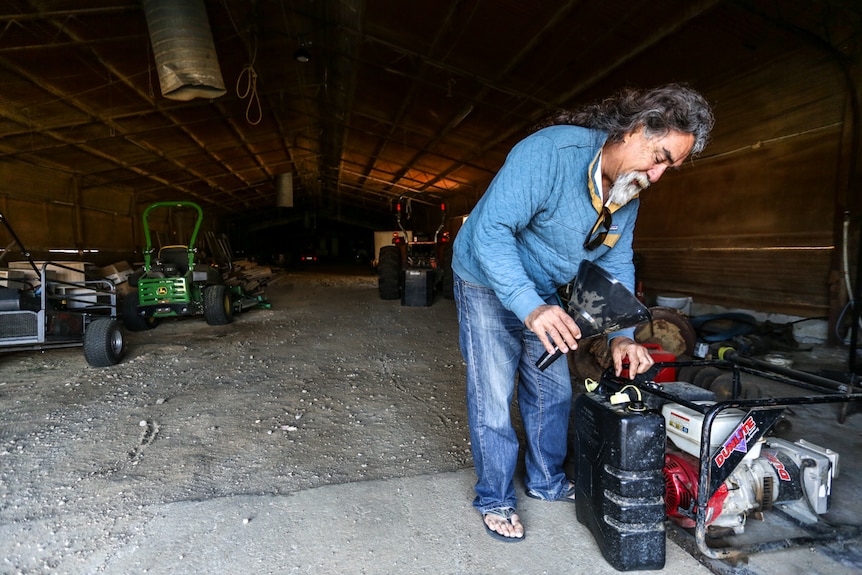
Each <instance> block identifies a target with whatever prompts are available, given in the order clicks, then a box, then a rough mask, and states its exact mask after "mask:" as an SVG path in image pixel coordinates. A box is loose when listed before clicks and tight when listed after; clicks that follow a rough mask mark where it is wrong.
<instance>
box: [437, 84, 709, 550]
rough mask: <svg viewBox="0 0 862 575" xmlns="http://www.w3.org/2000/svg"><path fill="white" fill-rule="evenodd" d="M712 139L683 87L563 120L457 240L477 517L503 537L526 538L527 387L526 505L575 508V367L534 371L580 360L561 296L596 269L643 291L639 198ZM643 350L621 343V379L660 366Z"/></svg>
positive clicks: (500, 177)
mask: <svg viewBox="0 0 862 575" xmlns="http://www.w3.org/2000/svg"><path fill="white" fill-rule="evenodd" d="M712 126H713V116H712V112H711V110H710V108H709V105H708V104H707V103H706V101H705V100H704V98H703V97H702V96H701V95H700V94H698V93H697V92H694V91H693V90H691V89H689V88H687V87H685V86H681V85H676V84H671V85H666V86H662V87H659V88H656V89H653V90H648V91H640V90H624V91H622V92H620V93H619V94H617V95H615V96H613V97H611V98H609V99H607V100H604V101H603V102H600V103H598V104H594V105H591V106H587V107H585V108H583V109H581V110H577V111H564V112H562V113H560V114H557V115H556V116H554V117H553V118H550V119H549V120H547V121H546V122H544V123H543V124H542V126H540V128H541V129H538V130H537V131H535V132H534V133H533V134H531V135H530V136H528V137H527V138H525V139H523V140H522V141H521V142H519V143H518V144H517V145H516V146H515V147H514V148H513V149H512V151H511V152H510V154H509V156H508V158H507V159H506V162H505V164H504V165H503V167H502V168H501V169H500V171H499V173H498V174H497V175H496V177H495V178H494V180H493V181H492V182H491V185H490V186H489V188H488V190H487V191H486V192H485V194H484V195H483V196H482V198H481V199H480V200H479V202H478V203H477V204H476V207H475V208H474V210H473V212H472V213H471V214H470V217H469V218H468V219H467V221H466V222H465V223H464V226H463V227H462V228H461V230H460V231H459V233H458V236H457V238H456V240H455V244H454V257H453V262H452V269H453V271H454V279H455V300H456V305H457V309H458V321H459V324H460V346H461V353H462V355H463V357H464V360H465V362H466V364H467V407H468V414H469V424H470V438H471V441H472V450H473V461H474V464H475V467H476V473H477V476H478V481H477V482H476V486H475V490H476V498H475V500H474V501H473V505H474V507H476V509H477V510H478V511H479V512H480V513H481V514H482V516H483V522H484V524H485V529H486V530H487V532H488V534H489V535H491V536H492V537H495V538H497V539H501V540H504V541H520V540H523V539H524V537H525V532H524V527H523V525H522V524H521V521H520V518H519V517H518V515H517V513H516V512H515V509H516V503H517V501H516V497H515V490H514V483H513V476H514V472H515V466H516V464H517V459H518V438H517V436H516V434H515V430H514V428H513V426H512V422H511V419H510V413H509V406H510V404H511V402H512V398H513V397H514V391H515V379H516V375H517V376H518V382H519V383H518V405H519V409H520V413H521V419H522V421H523V425H524V432H525V436H526V446H525V451H526V476H525V478H524V482H525V485H526V489H527V495H528V496H529V497H533V498H536V499H543V500H548V501H570V502H571V501H573V500H574V485H573V483H572V481H571V480H570V479H569V478H567V477H566V475H565V473H564V471H563V461H564V459H565V456H566V442H567V434H568V433H567V430H568V423H569V415H570V410H571V400H572V388H571V379H570V376H569V369H568V365H567V362H566V361H557V362H554V363H552V364H551V365H550V366H549V367H547V368H546V369H545V370H544V371H540V370H539V369H538V368H536V366H535V362H536V360H537V359H538V358H539V357H540V356H541V355H542V353H543V352H545V351H548V352H553V351H554V349H553V346H554V345H557V346H558V347H559V348H560V350H562V351H563V352H568V351H570V350H573V349H576V348H577V345H578V338H579V337H580V335H581V334H580V331H579V329H578V327H577V325H576V324H575V322H574V320H573V319H572V318H571V317H569V315H568V314H567V313H566V312H565V311H564V310H563V308H562V307H560V305H558V300H557V298H556V293H557V289H558V287H559V286H562V285H565V284H566V283H568V282H569V281H571V280H572V278H573V277H574V276H575V275H576V273H577V270H578V266H579V265H580V263H581V261H582V260H585V259H588V260H591V261H595V262H597V263H598V264H599V265H601V266H602V267H603V268H604V269H605V270H606V271H607V272H608V273H610V274H611V275H612V276H614V277H616V278H617V279H618V280H619V281H621V282H623V283H624V285H626V286H627V287H628V288H629V289H630V290H632V291H633V290H634V264H633V261H632V256H633V254H632V235H633V232H634V226H635V219H636V216H637V211H638V205H639V200H638V194H639V193H640V192H642V191H643V190H645V189H646V188H647V187H648V186H650V185H651V184H654V183H655V182H657V181H658V180H659V178H661V176H662V174H663V173H664V172H665V170H667V169H668V168H677V167H679V166H680V165H682V163H683V162H684V161H685V160H686V158H688V157H689V156H691V155H694V154H698V153H700V151H701V150H703V148H704V146H705V145H706V142H707V140H708V138H709V132H710V131H711V129H712ZM633 337H634V330H633V329H631V330H623V331H621V332H618V333H616V334H612V335H611V337H610V338H609V339H610V349H611V353H612V357H613V362H614V368H615V370H616V373H617V375H619V374H620V373H621V370H622V368H623V361H624V359H627V360H628V363H629V373H630V376H631V377H634V376H635V375H636V374H638V373H643V372H645V371H646V370H647V369H649V368H650V367H651V366H652V364H653V360H652V359H651V358H650V355H649V353H648V352H647V350H646V349H645V348H644V347H643V346H641V345H638V344H637V343H636V342H635V341H634V340H633Z"/></svg>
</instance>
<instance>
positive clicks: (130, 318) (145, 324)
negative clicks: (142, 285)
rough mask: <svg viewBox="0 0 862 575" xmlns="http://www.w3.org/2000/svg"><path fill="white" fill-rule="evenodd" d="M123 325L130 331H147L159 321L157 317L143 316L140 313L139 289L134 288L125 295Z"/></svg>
mask: <svg viewBox="0 0 862 575" xmlns="http://www.w3.org/2000/svg"><path fill="white" fill-rule="evenodd" d="M122 314H123V315H122V317H123V325H124V326H125V327H126V329H127V330H129V331H147V330H149V329H153V328H154V327H156V326H157V325H158V323H159V318H157V317H141V316H139V315H138V290H133V291H131V292H129V293H127V294H126V295H124V296H123V302H122Z"/></svg>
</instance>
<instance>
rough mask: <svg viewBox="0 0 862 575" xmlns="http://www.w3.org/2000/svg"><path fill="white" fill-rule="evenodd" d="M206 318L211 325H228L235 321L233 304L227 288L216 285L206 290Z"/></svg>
mask: <svg viewBox="0 0 862 575" xmlns="http://www.w3.org/2000/svg"><path fill="white" fill-rule="evenodd" d="M204 317H205V318H206V320H207V323H208V324H210V325H227V324H229V323H230V322H231V321H233V304H232V302H231V301H230V292H229V291H228V289H227V286H224V285H221V284H216V285H211V286H209V287H208V288H204Z"/></svg>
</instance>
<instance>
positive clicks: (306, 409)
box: [0, 268, 862, 575]
mask: <svg viewBox="0 0 862 575" xmlns="http://www.w3.org/2000/svg"><path fill="white" fill-rule="evenodd" d="M267 295H268V298H269V301H270V303H271V304H272V307H271V309H253V310H249V311H247V312H246V313H244V314H241V315H240V316H238V317H237V320H236V321H235V322H234V323H232V324H231V325H227V326H217V327H213V326H209V325H207V324H206V323H205V321H204V320H203V319H196V318H192V319H183V320H170V321H163V322H162V323H161V324H160V325H159V326H158V327H157V328H156V329H153V330H151V331H147V332H138V333H127V334H126V335H127V341H126V344H127V353H126V356H125V358H124V360H123V361H122V362H121V363H120V364H119V365H117V366H114V367H110V368H103V369H94V368H91V367H89V366H88V365H87V363H86V361H85V359H84V357H83V353H82V351H81V349H80V348H73V349H66V350H52V351H46V352H42V353H39V352H21V353H15V354H10V355H4V356H0V414H2V421H0V573H69V574H72V575H79V574H84V573H99V572H105V571H109V570H108V569H106V567H107V566H108V565H111V564H115V563H116V562H117V560H118V559H117V555H119V554H121V553H122V552H123V551H122V550H123V549H124V547H125V546H126V545H127V544H128V542H129V541H131V540H133V539H134V538H135V537H136V536H137V535H138V534H139V531H140V530H141V529H142V522H143V521H144V520H145V519H144V517H146V516H147V513H150V514H151V515H152V514H153V513H157V512H156V511H148V510H152V509H157V507H156V506H164V505H171V504H179V503H183V502H206V501H212V500H217V499H219V498H229V497H237V496H282V495H287V494H297V493H299V492H303V491H306V490H309V489H312V488H320V487H324V486H330V485H342V484H348V483H353V482H363V481H369V480H381V479H401V478H414V477H418V476H423V475H427V474H445V473H447V472H464V471H468V470H469V469H470V468H471V467H472V460H471V456H470V448H469V437H468V429H467V420H466V409H465V405H464V397H463V395H464V392H463V388H464V366H463V363H462V361H461V357H460V353H459V351H458V348H457V322H456V317H455V307H454V302H452V301H451V300H446V299H442V298H438V299H437V300H436V301H435V303H434V305H433V306H430V307H409V306H402V305H400V303H399V302H398V301H383V300H380V299H379V298H378V296H377V284H376V277H374V276H372V275H370V274H369V273H368V272H367V270H365V269H355V270H344V269H341V270H339V272H338V273H337V274H334V273H328V272H326V271H323V270H322V269H319V268H310V269H301V270H292V271H289V272H280V273H278V274H277V275H276V277H275V279H274V280H273V281H272V282H271V283H270V285H269V287H268V291H267ZM321 312H323V313H321ZM820 414H821V416H822V415H823V414H826V419H830V418H832V417H833V413H832V412H830V411H828V410H825V408H821V411H820ZM860 420H862V415H854V416H851V418H849V420H848V423H849V426H845V427H843V428H840V429H839V431H838V432H837V433H832V434H831V435H830V436H829V437H828V438H827V440H829V441H835V442H836V445H838V449H839V450H840V449H841V448H848V446H850V448H852V449H854V450H856V451H855V453H857V454H858V453H860V452H862V450H860V442H862V441H860V438H862V432H860V429H862V421H860ZM831 423H832V422H831V421H830V424H831ZM795 429H797V431H798V430H799V427H795ZM842 434H843V439H842V438H841V436H842ZM842 441H843V442H844V445H843V446H842V445H840V444H841V442H842ZM829 447H835V445H830V446H829ZM857 458H858V457H857ZM842 464H843V462H842ZM855 467H857V468H858V467H859V464H858V463H857V464H855ZM848 471H850V472H851V473H852V472H853V471H854V464H853V463H851V462H848V466H847V467H845V468H843V469H842V474H843V475H845V476H846V475H850V474H851V473H847V472H848ZM841 479H842V480H844V477H842V478H841ZM852 481H853V478H852V477H848V478H847V482H848V483H852ZM857 483H858V482H857ZM844 485H845V487H843V489H844V490H845V491H846V490H847V489H849V488H848V487H846V484H844ZM453 495H454V499H453V500H455V501H457V505H458V506H460V507H465V508H466V507H469V501H470V499H471V498H472V493H471V492H470V489H469V484H468V485H467V486H465V489H464V492H463V493H457V494H453ZM852 509H855V508H851V510H852ZM846 515H847V510H846V509H845V510H844V512H843V513H842V514H841V516H840V518H841V519H842V520H844V519H848V518H847V517H846ZM853 515H855V518H856V519H858V517H859V515H858V514H857V513H856V512H855V511H853V512H852V513H850V518H853ZM151 519H152V517H151V516H150V517H149V520H151ZM243 522H245V523H247V522H248V518H245V519H243ZM475 527H476V531H477V535H476V536H477V537H484V534H482V533H481V530H480V528H479V524H478V523H476V525H475ZM489 541H490V539H489ZM857 549H858V548H857ZM839 563H840V562H839ZM855 566H858V564H855V563H851V568H850V570H848V571H847V572H848V573H849V572H853V570H854V569H855ZM114 572H117V571H114ZM120 572H121V571H120ZM142 572H146V570H143V571H142ZM154 572H158V570H155V571H154ZM270 572H273V571H272V570H270ZM274 572H279V571H278V570H275V571H274ZM303 572H314V569H313V568H312V569H311V570H309V571H303ZM321 572H322V571H321ZM345 572H349V571H345ZM489 572H490V571H489ZM834 572H836V573H838V572H840V570H839V571H834Z"/></svg>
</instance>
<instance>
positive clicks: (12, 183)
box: [0, 162, 137, 266]
mask: <svg viewBox="0 0 862 575" xmlns="http://www.w3.org/2000/svg"><path fill="white" fill-rule="evenodd" d="M131 197H132V194H131V193H130V192H129V191H128V190H124V189H121V188H110V187H100V188H89V189H84V190H82V189H80V188H79V186H78V182H77V181H76V180H75V178H74V177H73V176H70V175H69V174H66V173H64V172H58V171H55V170H50V169H34V168H33V166H28V165H26V164H21V163H18V164H12V163H5V162H4V163H0V212H2V214H3V216H4V217H5V218H6V219H7V221H8V222H9V223H10V224H11V226H12V228H13V229H14V231H15V233H16V234H17V235H18V237H19V239H20V240H21V243H23V244H24V246H25V247H26V248H27V250H29V251H30V252H31V254H32V255H33V257H34V259H39V260H43V259H54V260H65V261H88V262H92V263H95V264H97V265H108V264H111V263H114V262H117V261H121V260H131V259H134V257H135V256H134V252H135V249H136V248H135V245H136V243H137V240H136V237H137V236H136V232H135V229H134V227H133V225H132V218H131V217H130V215H129V211H130V205H131ZM11 241H12V239H11V236H10V235H9V233H8V232H7V230H6V228H5V227H2V226H0V242H2V247H4V248H5V247H10V244H11ZM50 250H78V253H63V254H58V253H56V252H51V251H50ZM15 259H21V256H20V253H18V250H17V249H16V248H13V250H12V252H10V254H9V255H8V256H6V257H4V261H3V262H2V263H0V266H2V265H5V263H6V262H8V261H10V260H15Z"/></svg>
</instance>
